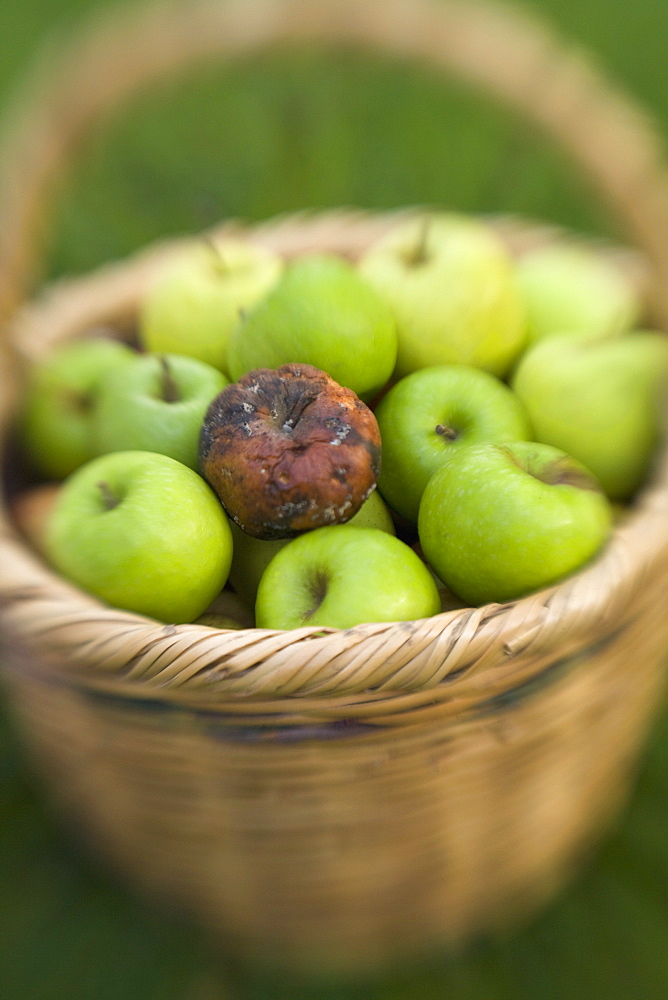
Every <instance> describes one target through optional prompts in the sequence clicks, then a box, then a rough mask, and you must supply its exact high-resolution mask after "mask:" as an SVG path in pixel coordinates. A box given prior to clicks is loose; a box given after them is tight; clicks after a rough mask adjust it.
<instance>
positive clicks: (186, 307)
mask: <svg viewBox="0 0 668 1000" xmlns="http://www.w3.org/2000/svg"><path fill="white" fill-rule="evenodd" d="M282 270H283V261H282V260H281V258H280V257H279V256H278V255H277V254H276V253H274V252H273V251H272V250H269V249H267V248H265V247H263V246H260V245H259V244H256V243H252V242H251V241H250V240H241V239H232V238H230V237H226V238H215V237H211V238H207V239H203V240H200V241H199V242H197V243H194V244H193V245H191V246H188V247H187V248H184V250H183V251H182V253H181V254H179V255H178V256H177V257H176V258H175V259H173V260H172V261H170V263H169V264H167V265H165V267H164V269H163V270H162V271H161V272H160V274H159V275H158V276H157V278H156V279H155V281H154V283H153V284H152V285H151V287H150V288H149V290H148V292H147V293H146V295H145V297H144V301H143V303H142V306H141V310H140V316H139V337H140V341H141V343H142V345H143V346H144V347H145V348H146V350H147V351H150V352H152V353H161V354H186V355H188V356H189V357H193V358H197V359H198V360H199V361H204V362H206V363H207V364H209V365H212V366H213V367H214V368H217V369H219V371H221V372H223V373H224V374H226V375H227V374H228V365H227V351H228V346H229V342H230V338H231V336H232V333H233V331H234V329H235V328H236V326H237V325H238V323H239V319H240V314H242V313H243V312H244V311H245V310H248V309H251V308H252V307H253V306H254V305H255V303H256V302H258V301H259V300H260V299H262V298H263V297H264V296H265V295H267V293H268V292H269V291H270V289H271V288H272V287H273V286H274V285H275V284H276V282H277V280H278V278H279V276H280V274H281V272H282Z"/></svg>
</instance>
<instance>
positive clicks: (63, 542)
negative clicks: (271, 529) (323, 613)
mask: <svg viewBox="0 0 668 1000" xmlns="http://www.w3.org/2000/svg"><path fill="white" fill-rule="evenodd" d="M45 549H46V552H47V555H48V558H49V561H50V562H51V564H52V565H53V566H54V568H55V569H57V570H58V571H59V572H60V573H62V575H63V576H64V577H66V578H67V579H68V580H71V581H72V582H73V583H75V584H77V585H78V586H80V587H81V588H83V589H84V590H87V591H89V592H90V593H91V594H94V595H95V596H97V597H98V598H100V599H101V600H103V601H105V602H106V603H107V604H110V605H113V606H114V607H118V608H125V609H126V610H128V611H134V612H137V613H138V614H142V615H147V616H148V617H150V618H156V619H158V620H159V621H163V622H187V621H193V620H194V619H195V618H198V617H199V615H201V614H202V613H203V612H204V611H205V610H206V609H207V608H208V606H209V605H210V604H211V601H212V600H213V599H214V597H215V596H216V594H218V593H219V592H220V591H221V590H222V588H223V586H224V585H225V582H226V580H227V576H228V573H229V568H230V564H231V561H232V534H231V531H230V527H229V524H228V520H227V517H226V515H225V513H224V511H223V509H222V507H221V506H220V503H219V502H218V500H217V499H216V497H215V496H214V494H213V492H212V491H211V490H210V489H209V487H208V486H207V484H206V483H205V482H204V480H203V479H202V478H201V477H200V476H198V475H197V473H195V472H193V471H192V470H191V469H189V468H187V466H185V465H182V464H181V463H180V462H176V461H175V460H174V459H172V458H168V457H167V456H166V455H158V454H155V453H153V452H143V451H125V452H121V451H119V452H112V453H110V454H108V455H102V456H101V457H99V458H95V459H93V460H92V461H90V462H87V463H86V464H85V465H83V466H82V467H81V468H80V469H78V470H77V471H76V472H75V473H73V474H72V476H71V477H70V478H69V479H67V480H66V481H65V482H64V483H63V486H62V489H61V492H60V494H59V496H58V499H57V501H56V504H55V506H54V508H53V511H52V514H51V516H50V518H49V520H48V525H47V531H46V537H45Z"/></svg>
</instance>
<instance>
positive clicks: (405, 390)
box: [375, 365, 531, 521]
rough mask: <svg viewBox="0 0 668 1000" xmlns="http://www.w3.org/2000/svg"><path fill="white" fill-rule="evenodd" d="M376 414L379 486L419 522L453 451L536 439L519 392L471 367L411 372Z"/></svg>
mask: <svg viewBox="0 0 668 1000" xmlns="http://www.w3.org/2000/svg"><path fill="white" fill-rule="evenodd" d="M375 413H376V419H377V421H378V426H379V428H380V436H381V440H382V442H383V463H382V467H381V472H380V476H379V478H378V489H379V490H380V492H381V493H382V494H383V496H384V498H385V499H386V500H387V502H388V503H389V504H390V506H391V507H393V508H394V510H396V511H398V513H399V514H401V515H402V517H405V518H407V519H408V520H409V521H417V516H418V509H419V506H420V499H421V497H422V493H423V492H424V488H425V486H426V485H427V482H428V481H429V478H430V476H431V475H432V474H433V473H434V472H435V470H436V469H437V468H438V467H439V465H441V463H442V462H444V461H446V460H447V458H448V456H449V455H451V454H452V452H453V451H457V450H459V449H460V448H463V447H467V446H468V445H470V444H476V443H478V442H482V441H520V440H527V439H528V438H530V437H531V429H530V427H529V421H528V418H527V415H526V411H525V409H524V406H523V404H522V403H521V402H520V400H519V399H518V398H517V396H516V395H515V394H514V393H513V392H511V390H510V389H509V388H508V386H507V385H505V383H503V382H501V381H500V380H499V379H498V378H496V376H495V375H491V374H490V373H489V372H486V371H483V370H482V369H480V368H472V367H471V366H470V365H435V366H433V367H431V368H420V369H419V370H418V371H416V372H411V374H410V375H406V376H405V378H403V379H401V380H400V381H399V382H397V383H395V385H393V386H392V388H391V389H390V390H389V392H388V393H387V394H386V395H385V396H384V397H383V399H382V400H381V401H380V403H379V404H378V406H377V407H376V411H375Z"/></svg>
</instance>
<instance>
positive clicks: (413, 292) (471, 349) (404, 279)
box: [359, 213, 525, 378]
mask: <svg viewBox="0 0 668 1000" xmlns="http://www.w3.org/2000/svg"><path fill="white" fill-rule="evenodd" d="M359 270H360V273H361V274H362V275H363V276H364V277H365V278H366V279H367V280H368V281H369V282H370V283H371V284H372V285H373V286H374V287H375V288H376V290H377V291H378V293H379V294H380V295H382V296H383V298H384V299H385V300H386V301H387V302H389V303H390V305H391V306H392V309H393V311H394V314H395V317H396V320H397V330H398V335H399V347H398V353H397V365H396V373H395V374H396V377H397V378H401V377H403V376H404V375H407V374H408V373H409V372H412V371H415V370H416V369H418V368H425V367H427V366H428V365H437V364H469V365H474V366H475V367H476V368H485V369H487V370H488V371H490V372H492V374H494V375H499V376H502V375H504V374H505V373H506V372H507V371H508V370H509V369H510V367H511V365H512V364H513V362H514V361H515V359H516V357H517V356H518V355H519V353H520V351H521V350H522V347H523V346H524V341H525V322H524V308H523V305H522V302H521V299H520V296H519V292H518V289H517V287H516V284H515V273H514V267H513V264H512V261H511V259H510V256H509V254H508V252H507V251H506V249H505V247H504V246H503V244H502V243H501V241H500V240H499V238H498V237H497V236H496V234H495V233H494V232H493V231H492V230H491V229H490V228H489V227H488V226H487V225H485V224H484V223H483V222H480V221H477V220H475V219H471V218H466V217H464V216H459V215H455V214H449V213H434V214H432V215H426V216H424V217H421V218H417V217H416V218H413V219H411V220H409V221H406V222H404V223H402V224H400V225H397V227H396V228H395V229H393V230H392V231H391V232H389V233H388V234H387V235H386V236H384V237H383V238H381V239H380V240H379V241H378V242H377V243H376V244H374V245H373V246H372V247H370V248H369V250H368V251H367V252H366V253H365V254H364V255H363V257H362V258H361V260H360V262H359Z"/></svg>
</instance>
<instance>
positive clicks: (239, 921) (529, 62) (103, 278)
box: [0, 0, 668, 966]
mask: <svg viewBox="0 0 668 1000" xmlns="http://www.w3.org/2000/svg"><path fill="white" fill-rule="evenodd" d="M186 9H187V12H188V16H187V17H186V16H185V15H184V11H185V10H186ZM250 10H251V8H250V7H248V6H247V5H245V4H241V3H228V4H224V3H216V2H198V3H191V4H189V5H187V8H184V7H183V6H181V7H173V8H162V7H159V8H156V9H155V10H150V11H148V12H147V13H142V14H141V15H140V16H134V17H132V18H129V19H127V20H126V21H125V22H123V23H120V22H119V23H115V24H113V25H110V24H103V25H97V26H95V28H94V30H92V31H91V32H88V33H83V34H82V36H81V37H80V38H79V39H78V40H77V41H76V42H75V45H74V49H73V51H74V54H75V56H76V58H75V59H72V58H70V57H69V56H71V53H70V54H65V56H63V57H62V58H61V60H60V62H59V64H58V66H55V65H53V64H49V67H48V74H47V80H48V82H49V85H48V87H45V86H44V79H43V77H44V72H43V71H42V73H41V74H38V77H39V78H40V79H41V81H42V82H41V84H40V85H39V86H37V87H36V88H35V87H33V91H32V94H31V100H30V102H29V104H28V106H27V110H26V108H25V107H24V108H23V110H22V113H21V114H18V115H17V119H16V124H15V127H14V128H13V130H12V131H11V132H10V134H9V138H8V140H7V143H6V152H7V155H6V156H5V158H4V164H5V166H4V174H3V175H2V177H1V178H0V207H1V208H2V209H5V208H6V209H7V211H6V212H0V217H2V218H3V220H4V221H3V231H2V235H1V237H0V317H1V318H2V319H3V320H4V322H5V328H6V333H7V337H6V342H7V343H8V344H9V345H10V346H9V349H8V350H7V352H6V354H5V358H6V365H5V366H4V368H3V370H2V381H1V382H0V421H1V424H2V434H3V438H4V439H5V440H6V439H7V438H8V435H9V433H10V429H11V420H12V415H13V413H14V411H15V407H16V395H17V393H16V388H17V386H18V385H20V378H19V377H18V376H19V375H20V374H21V372H22V371H23V369H24V368H25V366H26V364H27V363H29V361H30V360H31V359H34V358H36V357H38V356H39V355H40V354H42V353H43V352H45V351H46V350H48V348H49V347H50V346H51V345H53V344H54V343H58V342H61V341H63V340H66V339H68V338H71V337H76V336H78V335H81V334H82V333H85V332H86V331H87V330H89V329H91V328H93V327H96V326H99V325H101V324H102V325H104V324H112V325H114V326H115V327H116V328H118V329H120V330H129V329H130V328H131V326H132V323H133V320H134V317H135V316H136V313H137V309H138V304H139V302H140V301H141V298H142V295H143V293H144V290H145V289H146V287H147V284H148V283H149V282H150V280H151V278H152V275H153V274H154V273H156V271H157V270H158V269H159V268H160V267H161V266H162V264H163V263H164V260H165V258H166V257H168V256H169V255H171V254H173V253H175V252H177V251H178V248H179V244H178V243H169V244H165V245H161V246H156V247H152V248H149V249H148V250H146V251H143V252H142V253H140V254H138V255H136V256H135V257H134V258H132V259H130V260H127V261H124V262H120V263H116V264H112V265H108V266H107V267H106V268H104V269H102V270H101V271H99V272H97V273H95V274H92V275H89V276H86V277H83V278H79V279H76V280H70V281H67V282H63V283H62V284H60V285H58V286H56V287H54V288H52V289H50V290H48V291H47V292H46V293H45V294H43V295H42V296H41V297H40V298H39V299H37V300H36V301H33V302H31V303H30V304H28V305H26V304H24V300H25V298H26V295H27V293H28V291H29V289H30V288H31V285H32V283H33V281H34V274H35V273H36V265H37V264H38V263H39V258H40V253H41V249H42V244H41V239H40V236H41V228H42V224H43V219H44V212H43V211H42V209H43V207H44V205H45V203H46V202H47V201H48V197H49V195H50V192H51V187H52V184H53V181H54V179H57V178H58V177H59V176H60V174H61V173H62V172H63V170H64V169H65V168H66V167H67V165H68V163H69V160H70V159H71V158H72V156H73V154H74V153H75V152H76V150H77V148H78V144H79V141H80V139H81V138H82V136H84V135H85V134H86V132H87V131H88V130H89V128H90V126H91V124H92V123H94V122H95V121H96V120H97V119H98V118H99V117H100V116H101V115H102V114H104V113H106V112H107V111H108V110H109V109H111V108H113V107H114V106H115V105H116V104H117V103H119V102H120V101H121V100H122V99H124V98H125V97H126V96H130V95H131V94H132V93H133V92H134V91H135V90H137V89H138V88H139V87H140V86H142V85H144V84H146V83H149V82H151V81H152V80H154V79H158V78H160V77H162V76H164V75H168V74H170V73H172V72H175V71H177V70H180V69H182V68H186V67H187V66H188V65H190V63H192V62H194V61H196V60H197V59H202V58H205V57H209V56H213V55H216V56H221V55H226V56H232V55H238V54H242V53H245V52H246V51H250V50H255V49H257V48H261V47H265V46H267V45H269V44H272V43H274V42H276V41H290V40H292V39H302V38H318V39H324V40H326V41H335V42H347V43H363V44H365V45H369V44H370V45H373V46H375V47H376V48H379V49H380V50H382V51H386V52H389V53H391V54H394V55H400V56H412V57H415V58H420V59H423V60H428V61H429V62H430V63H432V64H435V65H437V66H440V67H443V68H445V69H448V70H450V71H455V72H457V73H459V75H460V76H462V77H464V78H465V79H467V80H469V81H471V82H474V83H477V84H478V85H481V86H484V87H486V88H487V89H493V90H494V93H495V94H496V95H497V96H501V97H503V98H505V99H506V100H507V101H508V102H509V103H510V104H511V105H513V106H515V107H516V108H517V109H518V110H519V111H520V112H521V113H523V114H525V115H527V116H528V117H530V118H531V119H533V120H534V121H536V122H538V123H540V124H541V125H542V126H543V127H544V128H546V129H547V130H548V131H549V132H550V133H551V134H552V135H555V136H556V137H557V138H558V139H559V140H561V141H562V143H563V144H564V145H565V146H566V147H567V149H568V150H569V151H570V152H571V154H572V155H573V157H574V158H575V160H576V162H577V163H578V164H579V165H580V167H581V168H582V169H583V170H585V171H586V173H587V174H588V176H589V178H590V180H591V181H592V182H593V183H594V185H595V187H596V189H597V190H598V192H599V193H600V194H601V195H602V197H603V198H604V200H605V201H606V202H607V203H608V205H609V206H610V208H611V209H612V210H613V212H614V213H615V215H616V217H617V219H618V221H620V222H621V223H622V224H623V226H624V227H625V231H626V233H627V235H628V238H629V241H630V242H631V243H633V244H634V245H635V247H636V248H637V252H636V251H634V252H633V253H628V254H627V253H625V252H624V253H621V252H620V253H619V254H618V258H619V261H620V265H621V266H623V267H626V268H628V269H629V271H630V273H632V274H633V275H634V277H635V278H636V279H637V280H638V281H639V282H641V284H642V288H643V291H644V293H645V295H646V299H647V308H648V311H649V313H650V314H651V315H652V316H653V318H654V319H655V320H656V322H657V323H663V324H664V325H665V323H666V321H667V320H668V280H666V278H665V276H666V275H668V240H667V239H666V234H667V233H668V195H667V194H666V183H665V174H664V170H663V164H662V161H661V159H660V156H659V150H658V146H657V144H656V142H655V139H654V135H653V132H652V130H651V128H650V127H649V126H648V124H647V123H646V122H645V120H644V117H643V116H642V115H641V114H639V113H638V112H636V111H635V109H634V108H633V107H632V106H631V105H629V103H628V101H627V100H626V99H625V98H623V97H621V96H620V95H618V94H616V93H614V92H613V91H612V89H611V88H610V87H609V86H607V85H606V84H604V83H603V82H602V81H601V80H600V78H599V76H598V74H596V73H595V72H594V71H593V70H592V69H591V68H590V66H589V64H588V63H586V62H585V61H583V60H582V59H581V57H580V56H579V55H573V54H571V53H570V52H569V51H568V50H565V49H562V48H561V47H560V46H558V45H556V44H555V43H554V42H553V40H552V39H551V38H550V37H549V36H548V35H546V34H545V33H544V32H543V31H542V29H540V28H537V27H536V26H535V25H533V24H531V23H528V22H525V21H524V20H522V19H520V18H517V16H516V15H512V16H511V15H508V14H506V13H505V12H501V11H500V9H499V8H496V7H488V6H485V5H481V6H479V5H477V4H473V3H462V4H459V3H454V2H453V3H449V2H447V3H444V2H441V3H438V4H436V3H433V4H432V3H429V2H418V3H410V4H408V3H403V2H399V0H395V2H391V3H388V4H386V5H383V6H382V8H379V7H376V6H374V5H372V4H363V3H357V4H352V3H349V4H347V3H342V4H337V5H336V8H335V7H334V5H332V4H330V3H327V2H325V0H317V2H312V3H309V4H304V3H300V2H298V0H292V2H289V0H284V2H282V3H280V2H275V3H269V2H267V3H261V4H258V5H257V6H256V7H253V8H252V14H251V13H250V12H249V11H250ZM121 53H122V54H123V57H122V58H121ZM101 65H102V66H104V67H105V68H106V72H104V73H103V72H100V71H99V67H100V66H101ZM91 66H96V67H97V70H98V71H97V72H96V73H95V74H94V76H91V74H90V68H91ZM93 79H94V82H93V83H92V84H91V85H90V86H89V87H87V88H86V87H82V86H81V84H82V81H83V80H93ZM537 79H542V80H545V81H546V84H545V86H544V87H543V88H542V89H541V88H537V87H536V86H535V85H534V86H529V84H530V83H533V84H535V81H536V80H537ZM575 112H577V113H575ZM592 123H595V124H596V128H595V129H593V127H592ZM606 144H607V145H606ZM614 152H617V153H618V154H619V155H617V156H615V155H613V153H614ZM639 179H641V180H642V185H641V187H638V182H639ZM399 214H401V213H399ZM396 218H397V213H392V214H389V215H377V216H373V215H369V214H365V213H361V212H352V211H340V212H332V213H327V214H324V215H310V214H303V215H299V216H291V217H285V218H279V219H276V220H272V221H271V222H269V223H265V224H263V225H260V226H256V227H251V228H248V227H244V226H242V225H240V224H227V225H226V226H224V227H222V230H221V231H225V232H235V233H236V232H238V233H242V234H244V235H246V236H248V238H250V239H253V240H255V241H258V242H261V243H264V244H265V245H269V246H272V247H275V248H276V249H278V250H279V251H280V252H281V253H283V254H284V255H285V256H287V257H291V256H295V255H298V254H301V253H304V252H307V251H309V250H316V249H317V250H323V249H326V250H331V251H334V252H337V253H341V254H344V255H346V256H347V257H350V258H352V259H354V258H355V257H356V256H357V255H358V254H359V253H360V252H361V251H363V250H364V248H365V247H367V246H368V245H369V244H370V243H371V242H372V241H373V240H374V239H375V238H376V237H377V236H378V235H379V234H380V233H382V232H383V231H385V230H386V229H387V227H388V226H391V225H392V224H393V223H394V222H395V221H396ZM496 224H497V226H498V229H499V231H500V232H501V234H502V236H503V237H504V239H506V240H507V242H508V245H509V246H510V247H511V249H513V251H514V252H521V251H522V249H524V248H525V247H527V246H530V245H532V244H534V243H535V242H542V241H545V240H552V239H555V238H561V237H560V235H559V234H555V232H554V231H552V230H549V229H546V228H545V227H543V226H537V225H533V224H531V225H530V224H519V223H516V222H513V221H512V220H499V221H497V223H496ZM601 252H604V251H603V250H601ZM667 512H668V457H667V456H666V453H665V450H664V452H663V453H662V455H660V456H659V457H658V460H657V466H656V469H655V473H654V477H653V480H652V483H651V484H650V485H649V486H648V487H647V489H645V490H644V492H643V493H642V495H641V496H640V497H639V498H638V501H637V503H636V504H635V505H634V508H633V510H632V512H631V513H630V514H629V516H628V517H626V518H625V519H624V520H623V521H622V522H621V523H620V525H619V526H618V527H617V529H616V531H615V534H614V537H613V539H612V541H611V543H610V544H609V545H608V547H607V548H606V550H605V552H604V553H603V554H602V555H601V556H600V557H599V558H598V559H597V560H596V561H595V562H594V563H593V564H591V565H590V566H589V567H587V568H586V569H585V570H583V571H582V572H581V573H579V574H577V575H576V576H574V577H572V578H571V579H569V580H567V581H566V582H565V583H563V584H561V585H559V586H556V587H552V588H550V589H548V590H545V591H542V592H540V593H538V594H534V595H531V596H529V597H527V598H525V599H523V600H520V601H516V602H512V603H510V604H505V605H486V606H484V607H481V608H465V609H456V610H450V611H445V612H444V613H443V614H441V615H437V616H435V617H434V618H431V619H426V620H423V621H417V622H405V623H399V624H396V623H390V624H387V623H383V624H373V623H372V624H368V625H362V626H358V627H356V628H353V629H348V630H345V631H337V630H325V631H324V634H323V630H321V629H311V628H304V629H298V630H294V631H291V632H276V631H269V630H257V629H247V630H242V631H230V632H226V631H219V630H214V629H209V628H206V627H203V626H195V625H179V626H173V625H160V624H156V623H155V622H152V621H149V620H147V619H144V618H141V617H140V616H137V615H133V614H129V613H127V612H123V611H119V610H116V609H111V608H107V607H103V606H102V605H100V604H99V603H98V602H97V601H95V600H93V599H92V598H90V597H88V596H86V595H83V594H81V593H80V592H79V591H77V590H76V589H74V588H73V587H71V586H69V585H67V584H65V583H64V582H63V581H62V580H60V579H58V578H57V577H55V576H54V575H53V574H52V573H51V572H50V571H49V570H48V569H47V568H46V567H45V566H44V565H43V564H42V563H41V562H40V560H39V559H38V558H37V556H36V555H35V554H34V553H32V552H31V551H30V550H29V549H28V548H27V547H26V546H25V544H24V543H23V542H22V541H21V540H20V539H19V538H18V536H17V535H16V533H15V531H14V529H13V527H12V525H11V523H10V521H9V519H8V516H7V514H6V511H5V510H4V509H3V512H2V516H1V519H0V609H1V614H2V619H1V623H2V633H3V637H4V640H5V650H4V653H3V657H4V660H3V667H5V668H6V671H5V672H6V677H7V682H8V687H9V690H10V691H11V694H12V696H13V700H14V704H15V706H16V710H17V712H18V714H19V716H20V717H21V719H22V721H23V724H24V729H25V734H26V739H27V742H28V744H29V746H30V747H31V749H32V751H33V754H34V756H35V760H36V762H37V764H38V766H39V767H40V768H41V770H42V771H43V772H44V773H45V774H46V775H47V776H48V779H49V783H50V785H51V787H52V790H53V794H54V797H55V798H56V799H57V801H58V802H59V803H60V806H61V808H62V809H63V810H64V811H65V812H66V814H67V815H68V816H69V817H71V818H72V821H73V823H74V824H75V825H77V826H81V827H83V828H84V829H85V830H86V831H87V833H88V835H89V837H90V839H91V841H92V842H93V843H94V844H95V846H96V848H97V849H99V850H100V852H101V853H102V854H103V855H104V856H105V857H106V858H107V859H109V860H111V861H112V862H113V863H114V864H115V865H117V866H118V868H119V869H120V870H122V871H123V872H125V873H127V874H128V875H129V876H131V878H132V880H133V882H134V883H135V884H137V885H139V886H142V887H145V888H146V889H147V890H149V891H150V892H152V893H155V892H156V891H157V892H159V893H161V894H163V895H168V896H169V897H171V898H174V899H176V900H177V901H178V902H179V903H180V904H181V905H183V906H184V907H186V908H187V909H188V910H189V911H191V912H192V913H193V914H195V915H196V917H197V918H198V919H199V920H200V921H202V923H203V924H205V925H206V926H208V927H209V928H212V929H213V930H214V931H215V932H216V933H219V934H222V935H223V937H224V939H225V940H226V941H227V942H228V943H233V944H234V945H235V946H236V947H238V948H239V949H242V950H245V951H246V952H248V953H250V954H260V955H263V956H268V955H269V956H273V957H274V958H279V959H280V960H281V961H283V962H288V963H290V964H293V965H303V964H314V965H319V966H322V964H325V965H328V966H345V965H353V966H359V965H365V964H375V963H380V962H384V961H387V960H388V958H389V957H390V956H392V957H397V955H399V954H404V955H411V954H415V953H418V952H420V951H423V950H427V949H429V948H432V947H437V946H439V945H440V944H442V943H443V942H455V941H459V940H461V939H462V938H465V937H467V936H469V935H471V934H472V933H475V932H477V931H479V930H481V929H484V928H486V927H490V926H493V925H494V924H495V923H498V922H499V921H503V920H505V919H506V918H507V917H508V915H509V914H511V913H512V914H515V913H520V912H525V911H526V910H527V909H528V908H531V907H534V906H535V905H536V904H537V903H538V902H540V901H541V900H543V899H545V898H547V897H548V896H549V895H550V894H551V893H552V892H554V891H555V889H556V888H557V887H558V886H559V885H560V884H561V883H562V881H563V880H564V878H565V877H567V876H568V875H569V874H570V872H571V870H572V868H573V866H574V865H575V864H576V862H577V861H578V860H579V859H580V858H581V856H582V855H583V853H584V852H585V851H586V850H587V849H588V848H589V847H590V845H591V844H592V843H593V842H594V841H595V839H596V837H597V836H598V835H599V834H600V831H601V830H602V829H604V828H605V825H606V824H607V823H608V822H609V820H610V818H611V817H612V816H613V815H614V814H615V812H616V811H617V810H618V808H619V807H620V804H621V803H623V801H624V800H625V797H626V795H627V793H628V790H629V787H630V785H631V781H632V778H633V774H634V770H635V767H636V764H637V760H638V756H639V753H640V751H641V749H642V747H643V745H644V742H645V738H646V733H647V730H648V727H649V725H650V723H651V720H652V718H653V715H654V713H655V712H656V710H657V708H658V704H659V701H660V697H661V691H662V688H663V684H664V675H665V658H666V651H667V650H668V620H667V619H666V615H665V610H664V609H665V594H666V584H667V582H668V517H667V516H666V515H667Z"/></svg>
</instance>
